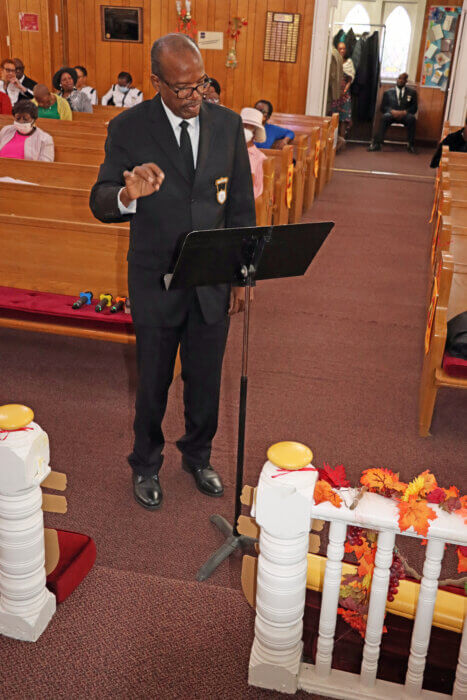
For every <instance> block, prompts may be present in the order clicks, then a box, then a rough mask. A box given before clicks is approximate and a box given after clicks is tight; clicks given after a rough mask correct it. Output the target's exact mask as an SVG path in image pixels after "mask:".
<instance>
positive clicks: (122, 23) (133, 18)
mask: <svg viewBox="0 0 467 700" xmlns="http://www.w3.org/2000/svg"><path fill="white" fill-rule="evenodd" d="M101 25H102V41H130V42H131V43H136V44H138V43H139V44H141V43H142V41H143V8H142V7H114V6H112V5H101Z"/></svg>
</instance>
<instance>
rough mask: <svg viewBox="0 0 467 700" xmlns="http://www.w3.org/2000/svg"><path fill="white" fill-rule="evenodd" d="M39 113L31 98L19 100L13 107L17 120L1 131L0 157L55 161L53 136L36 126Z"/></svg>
mask: <svg viewBox="0 0 467 700" xmlns="http://www.w3.org/2000/svg"><path fill="white" fill-rule="evenodd" d="M37 115H38V109H37V105H35V104H34V103H33V102H32V101H31V100H18V102H17V103H16V104H15V106H14V107H13V117H14V120H15V121H14V122H13V124H9V125H8V126H4V127H3V129H2V130H1V131H0V158H20V159H21V160H42V161H47V162H49V163H51V162H52V161H53V159H54V142H53V138H52V137H51V135H50V134H47V133H46V132H45V131H42V129H39V127H37V126H36V119H37Z"/></svg>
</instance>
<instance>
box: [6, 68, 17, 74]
mask: <svg viewBox="0 0 467 700" xmlns="http://www.w3.org/2000/svg"><path fill="white" fill-rule="evenodd" d="M3 70H4V71H5V73H16V68H4V69H3Z"/></svg>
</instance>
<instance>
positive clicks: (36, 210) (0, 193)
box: [0, 182, 96, 223]
mask: <svg viewBox="0 0 467 700" xmlns="http://www.w3.org/2000/svg"><path fill="white" fill-rule="evenodd" d="M0 211H1V212H2V213H4V214H14V215H15V216H24V214H25V213H27V214H28V215H29V216H31V217H37V218H38V219H53V218H55V217H56V218H58V219H65V220H67V221H77V222H88V223H95V222H96V219H95V218H94V216H93V215H92V212H91V210H90V208H89V190H88V189H73V188H71V187H47V186H44V185H22V184H17V183H11V182H0Z"/></svg>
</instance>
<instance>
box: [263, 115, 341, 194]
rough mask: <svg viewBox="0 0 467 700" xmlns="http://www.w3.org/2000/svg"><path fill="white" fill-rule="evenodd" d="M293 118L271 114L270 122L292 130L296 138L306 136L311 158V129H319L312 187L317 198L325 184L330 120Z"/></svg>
mask: <svg viewBox="0 0 467 700" xmlns="http://www.w3.org/2000/svg"><path fill="white" fill-rule="evenodd" d="M294 116H295V115H281V114H275V115H274V114H273V116H272V118H271V122H272V123H277V124H278V125H279V126H282V127H284V128H289V129H292V130H293V131H294V133H295V135H296V136H297V135H299V134H307V135H308V137H309V139H310V142H309V143H310V156H312V150H311V139H312V132H311V129H313V128H316V127H317V128H318V129H319V137H318V138H317V139H316V141H315V154H314V155H315V156H316V144H317V143H318V149H319V153H318V168H317V172H315V170H313V173H314V174H315V179H316V182H315V185H314V194H315V196H319V195H320V194H321V192H322V191H323V188H324V186H325V184H326V173H327V163H328V157H329V143H328V141H329V127H330V123H331V120H330V117H323V118H319V119H317V118H316V117H308V118H307V120H304V118H303V117H304V115H298V118H297V119H294V118H293V117H294Z"/></svg>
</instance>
